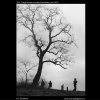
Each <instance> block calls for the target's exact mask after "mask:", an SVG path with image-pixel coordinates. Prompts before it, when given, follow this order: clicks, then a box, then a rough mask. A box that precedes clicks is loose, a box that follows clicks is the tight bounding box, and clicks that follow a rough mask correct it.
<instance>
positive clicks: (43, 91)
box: [16, 88, 85, 96]
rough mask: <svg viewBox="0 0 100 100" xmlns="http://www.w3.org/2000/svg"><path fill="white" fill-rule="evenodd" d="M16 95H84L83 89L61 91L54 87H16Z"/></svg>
mask: <svg viewBox="0 0 100 100" xmlns="http://www.w3.org/2000/svg"><path fill="white" fill-rule="evenodd" d="M16 93H17V96H85V91H68V92H67V91H61V90H56V89H35V90H33V89H25V88H17V91H16Z"/></svg>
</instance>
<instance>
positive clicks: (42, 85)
mask: <svg viewBox="0 0 100 100" xmlns="http://www.w3.org/2000/svg"><path fill="white" fill-rule="evenodd" d="M44 84H45V83H44V81H43V80H42V82H41V87H42V88H44Z"/></svg>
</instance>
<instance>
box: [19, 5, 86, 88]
mask: <svg viewBox="0 0 100 100" xmlns="http://www.w3.org/2000/svg"><path fill="white" fill-rule="evenodd" d="M51 6H58V7H59V8H61V10H62V12H63V13H64V16H65V17H66V19H67V21H68V22H69V23H70V24H71V25H72V33H73V34H75V39H76V43H77V45H78V48H77V49H73V50H74V55H75V57H76V59H75V63H74V64H71V65H70V66H69V67H68V69H62V68H61V67H59V66H54V65H53V64H50V65H44V67H43V71H42V76H43V77H44V78H46V79H47V80H48V81H49V80H51V81H52V82H53V88H57V89H60V88H61V84H64V85H65V88H66V86H68V87H69V89H73V80H74V78H75V77H76V78H77V80H78V90H85V4H52V5H51ZM19 29H20V31H19V32H18V33H17V40H18V39H20V37H22V33H23V31H22V30H21V27H20V28H19ZM17 56H18V57H24V58H25V57H27V58H32V52H31V50H30V49H29V48H28V47H26V46H25V45H24V44H23V43H17ZM30 56H31V57H30Z"/></svg>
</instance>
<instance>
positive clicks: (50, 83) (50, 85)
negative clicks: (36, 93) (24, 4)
mask: <svg viewBox="0 0 100 100" xmlns="http://www.w3.org/2000/svg"><path fill="white" fill-rule="evenodd" d="M48 84H49V87H48V89H50V88H51V87H52V82H51V81H50V82H49V83H48Z"/></svg>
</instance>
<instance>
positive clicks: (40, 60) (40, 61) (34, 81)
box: [32, 56, 43, 88]
mask: <svg viewBox="0 0 100 100" xmlns="http://www.w3.org/2000/svg"><path fill="white" fill-rule="evenodd" d="M42 67H43V56H41V57H40V59H39V66H38V70H37V73H36V75H35V77H34V79H33V83H32V86H33V88H38V82H39V79H40V77H41V73H42Z"/></svg>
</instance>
